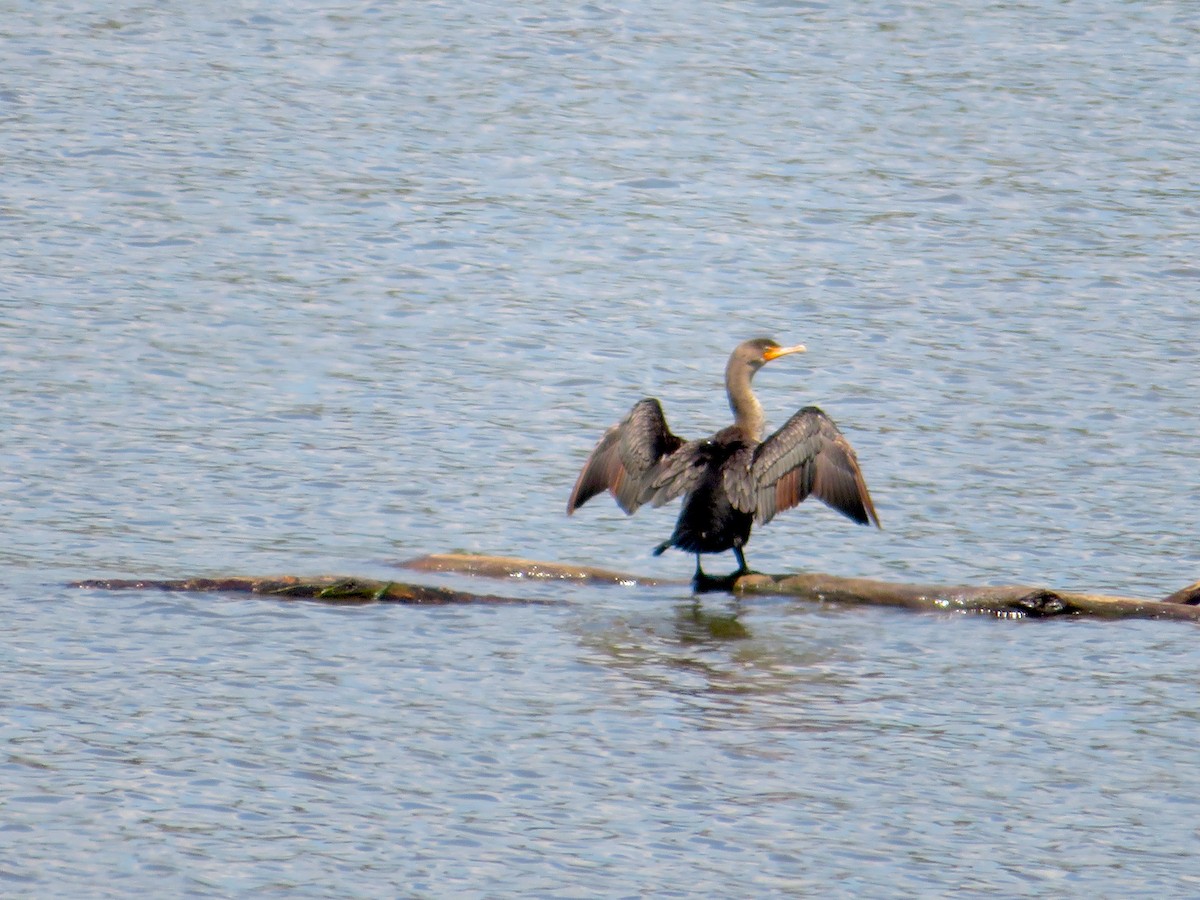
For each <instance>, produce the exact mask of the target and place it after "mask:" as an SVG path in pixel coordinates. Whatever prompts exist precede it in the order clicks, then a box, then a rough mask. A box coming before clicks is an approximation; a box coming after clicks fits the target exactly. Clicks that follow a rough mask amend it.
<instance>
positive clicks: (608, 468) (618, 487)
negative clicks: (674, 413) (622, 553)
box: [567, 397, 683, 515]
mask: <svg viewBox="0 0 1200 900" xmlns="http://www.w3.org/2000/svg"><path fill="white" fill-rule="evenodd" d="M682 445H683V440H682V439H681V438H678V437H676V436H675V435H673V434H671V430H670V429H669V428H668V427H667V419H666V417H665V416H664V415H663V411H662V406H661V405H660V404H659V402H658V401H657V400H655V399H654V398H653V397H647V398H646V399H645V400H639V401H638V402H637V403H636V404H635V405H634V407H633V409H631V410H630V411H629V415H627V416H626V417H625V418H624V419H622V420H621V424H619V425H614V426H613V427H612V428H610V429H608V431H606V432H605V433H604V437H602V438H600V443H598V444H596V448H595V449H594V450H592V454H591V456H589V457H588V459H587V462H585V463H584V464H583V470H582V471H581V472H580V473H579V478H577V479H576V481H575V487H574V489H573V490H572V491H571V498H570V499H569V500H568V501H567V515H570V514H571V513H573V512H575V510H577V509H579V507H581V506H583V504H585V503H587V502H588V500H590V499H592V497H595V496H596V495H597V494H599V493H600V492H601V491H608V492H609V493H611V494H612V495H613V498H614V499H615V500H616V501H617V505H618V506H619V507H621V509H623V510H624V511H625V512H626V513H629V514H632V513H633V512H634V511H635V510H636V509H637V508H638V507H639V506H641V505H642V504H643V503H645V502H646V501H647V500H649V499H650V498H651V496H652V495H653V494H654V492H655V491H656V490H657V488H655V487H654V481H655V475H656V473H657V469H658V463H659V461H660V460H662V459H663V458H664V457H669V456H670V455H671V454H672V453H674V452H675V451H676V450H678V449H679V448H680V447H681V446H682Z"/></svg>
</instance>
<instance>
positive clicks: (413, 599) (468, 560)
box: [71, 553, 1200, 621]
mask: <svg viewBox="0 0 1200 900" xmlns="http://www.w3.org/2000/svg"><path fill="white" fill-rule="evenodd" d="M399 565H401V566H403V567H404V568H408V569H413V570H416V571H420V572H450V573H457V574H461V575H476V576H482V577H488V578H509V579H536V580H544V579H561V580H566V581H583V582H587V583H603V584H614V585H628V586H654V585H669V586H672V587H680V586H682V585H684V584H686V582H679V581H660V580H655V579H650V578H642V577H639V576H636V575H629V574H625V573H621V572H614V571H611V570H608V569H598V568H594V567H591V566H579V565H570V564H561V563H550V562H539V561H536V560H528V559H520V558H518V557H511V556H476V555H472V554H463V553H449V554H435V555H431V556H423V557H420V558H418V559H414V560H409V561H408V562H404V563H400V564H399ZM71 586H72V587H76V588H87V589H93V590H163V591H192V592H197V591H203V592H230V593H250V594H257V595H260V596H264V597H273V598H276V599H282V600H292V599H308V600H317V601H324V602H328V603H401V604H407V605H416V606H430V605H434V606H442V605H446V604H449V603H489V604H552V603H554V602H555V601H553V600H546V599H542V600H530V599H522V598H517V597H503V596H497V595H495V594H474V593H470V592H467V591H459V590H453V589H451V588H444V587H432V586H429V585H420V584H408V583H404V582H398V581H376V580H371V579H364V578H345V577H337V576H331V575H325V576H316V577H311V578H301V577H295V576H279V577H273V578H254V577H244V576H239V577H230V578H188V579H169V580H147V579H95V580H87V581H77V582H74V583H72V585H71ZM732 591H733V592H734V593H735V594H737V595H741V596H743V597H745V596H748V595H766V594H774V595H786V596H789V597H796V598H799V599H802V600H808V601H816V602H825V603H842V604H861V605H870V606H895V607H902V608H905V609H913V610H922V611H925V612H960V613H978V614H984V615H992V616H999V617H1004V618H1048V617H1053V616H1092V617H1100V618H1112V619H1117V618H1142V619H1183V620H1191V621H1200V582H1196V583H1195V584H1192V585H1189V586H1188V587H1186V588H1184V589H1183V590H1180V591H1177V592H1175V593H1174V594H1171V595H1170V596H1169V597H1167V598H1165V599H1163V600H1148V599H1144V598H1138V597H1115V596H1109V595H1105V594H1090V593H1082V592H1076V591H1058V590H1050V589H1047V588H1041V587H1017V586H999V587H989V586H966V585H961V586H949V585H928V584H903V583H892V582H886V581H874V580H871V579H867V578H841V577H838V576H835V575H823V574H808V575H758V574H754V575H744V576H742V577H741V578H739V579H738V580H737V581H736V583H734V584H733V585H732Z"/></svg>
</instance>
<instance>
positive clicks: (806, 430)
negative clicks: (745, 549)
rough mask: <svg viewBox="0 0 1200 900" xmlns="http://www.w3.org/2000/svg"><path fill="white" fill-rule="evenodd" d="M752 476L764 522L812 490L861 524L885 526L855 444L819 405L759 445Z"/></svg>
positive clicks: (758, 514) (757, 514) (802, 412)
mask: <svg viewBox="0 0 1200 900" xmlns="http://www.w3.org/2000/svg"><path fill="white" fill-rule="evenodd" d="M749 480H750V484H751V486H752V488H753V489H754V490H755V491H756V492H757V504H756V505H755V507H754V510H753V512H754V518H755V521H757V522H758V523H759V524H760V525H761V524H764V523H766V522H770V521H771V519H773V518H774V517H775V514H776V513H780V512H783V511H784V510H785V509H791V508H792V507H793V506H795V505H796V504H798V503H800V502H802V501H803V500H804V499H805V498H806V497H808V496H809V495H810V494H811V495H813V496H814V497H816V498H817V499H818V500H820V501H822V502H823V503H825V504H826V505H827V506H829V507H831V508H833V509H835V510H837V511H838V512H840V513H841V514H842V515H844V516H846V517H847V518H850V519H853V520H854V521H855V522H858V523H859V524H860V525H869V524H870V523H872V522H874V523H875V525H876V526H877V527H882V526H879V516H878V515H876V513H875V505H874V504H873V503H872V502H871V495H870V493H868V491H867V483H866V481H865V480H864V479H863V474H862V470H861V469H859V467H858V458H857V457H856V456H855V455H854V448H853V447H851V446H850V442H849V441H847V440H846V439H845V438H844V437H843V436H842V433H841V432H840V431H838V428H837V426H836V425H834V424H833V420H832V419H831V418H829V416H827V415H825V413H823V412H821V410H819V409H817V408H816V407H815V406H806V407H804V409H802V410H800V411H799V412H798V413H796V414H795V415H794V416H792V417H791V418H790V419H788V421H787V424H785V425H784V426H783V427H782V428H780V429H779V430H778V431H776V432H775V433H774V434H773V435H771V436H770V437H769V438H767V439H766V440H765V441H763V442H762V443H761V444H759V445H758V447H757V448H756V449H755V451H754V461H753V462H752V463H751V464H750V471H749ZM731 495H733V492H732V491H731ZM749 511H750V510H747V512H749Z"/></svg>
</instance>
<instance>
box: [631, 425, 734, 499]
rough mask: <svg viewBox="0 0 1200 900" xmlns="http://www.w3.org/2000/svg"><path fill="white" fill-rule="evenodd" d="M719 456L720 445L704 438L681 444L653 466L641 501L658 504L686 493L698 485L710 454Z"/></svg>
mask: <svg viewBox="0 0 1200 900" xmlns="http://www.w3.org/2000/svg"><path fill="white" fill-rule="evenodd" d="M720 455H721V448H720V447H718V446H717V445H716V444H715V443H714V442H713V441H712V440H710V439H708V438H705V439H702V440H699V441H688V442H687V443H686V444H683V445H681V446H680V447H679V448H678V449H677V450H675V451H674V452H673V453H671V454H670V455H669V456H665V457H663V459H662V461H661V462H660V463H659V464H658V465H657V466H656V467H655V470H654V472H653V473H652V477H651V479H650V489H649V491H648V492H647V494H646V501H645V502H648V503H649V504H650V505H651V506H662V505H663V504H664V503H670V502H671V501H672V500H674V499H675V498H676V497H680V496H682V495H683V494H690V493H691V492H692V491H694V490H695V489H696V488H697V487H699V486H700V482H701V481H702V480H703V479H704V476H705V475H706V474H707V473H708V471H709V469H710V467H711V466H712V463H713V459H714V456H716V457H718V458H719V457H720Z"/></svg>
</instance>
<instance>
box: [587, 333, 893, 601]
mask: <svg viewBox="0 0 1200 900" xmlns="http://www.w3.org/2000/svg"><path fill="white" fill-rule="evenodd" d="M804 350H805V348H804V346H803V345H797V346H795V347H781V346H779V344H777V343H776V342H775V341H773V340H771V339H770V338H755V339H754V340H749V341H745V342H744V343H741V344H738V346H737V347H735V348H734V351H733V353H732V354H731V355H730V357H729V364H728V365H727V366H726V367H725V391H726V393H727V394H728V395H729V405H730V407H731V408H732V409H733V419H734V421H733V424H732V425H730V426H729V427H728V428H722V429H721V430H720V431H718V432H717V433H716V434H714V435H713V436H712V437H709V438H702V439H700V440H698V441H685V440H683V438H680V437H676V436H675V435H674V434H672V433H671V430H670V429H669V428H668V427H667V420H666V417H665V416H663V410H662V405H661V404H659V402H658V401H657V400H655V399H654V398H653V397H647V398H646V399H645V400H639V401H638V402H637V403H636V404H635V405H634V407H633V409H631V410H630V411H629V415H627V416H626V417H625V418H624V419H623V420H622V421H621V423H620V424H619V425H614V426H613V427H612V428H610V429H608V431H606V432H605V433H604V437H602V438H601V439H600V442H599V443H598V444H596V447H595V449H594V450H592V453H591V456H589V457H588V459H587V462H586V463H584V465H583V471H581V472H580V473H579V478H578V479H577V480H576V481H575V487H574V489H573V490H572V491H571V499H569V500H568V501H567V515H570V514H571V513H573V512H575V510H577V509H579V507H581V506H583V504H585V503H587V501H588V500H590V499H591V498H592V497H594V496H596V495H597V494H599V493H600V492H601V491H605V490H607V491H608V492H609V493H610V494H612V495H613V497H614V498H615V499H616V501H617V505H618V506H620V507H621V509H623V510H624V511H625V512H626V513H627V514H629V515H632V514H633V513H634V512H635V511H636V510H637V508H638V507H639V506H641V505H643V504H645V503H649V504H650V505H651V506H662V505H663V504H664V503H668V502H669V501H671V500H674V499H675V498H676V497H683V509H682V510H680V513H679V520H678V521H677V522H676V523H675V531H674V533H673V534H672V535H671V536H670V538H668V539H667V540H665V541H663V542H662V543H661V544H659V545H658V547H656V548H655V550H654V555H655V556H658V555H659V554H660V553H662V552H663V551H664V550H666V549H667V548H668V547H678V548H679V549H680V550H683V551H685V552H687V553H695V554H696V575H695V585H696V587H697V589H704V588H712V587H717V586H720V587H725V586H728V585H731V584H732V583H733V582H734V581H735V580H736V579H737V578H738V576H740V575H744V574H746V573H747V572H749V571H750V569H749V567H748V566H747V565H746V556H745V553H744V552H743V551H742V548H743V547H744V546H745V545H746V542H747V541H748V540H749V539H750V528H751V526H752V525H754V524H755V523H757V524H760V525H765V524H766V523H767V522H770V521H771V519H773V518H774V517H775V514H776V513H780V512H783V511H784V510H785V509H791V508H792V507H793V506H795V505H796V504H798V503H800V502H802V501H803V500H804V499H805V498H806V497H808V496H809V495H810V494H811V495H813V496H815V497H816V498H817V499H818V500H821V501H823V502H824V503H825V504H826V505H828V506H830V507H831V508H833V509H835V510H837V511H838V512H840V513H841V514H842V515H844V516H847V517H848V518H850V519H853V520H854V521H855V522H858V523H859V524H860V525H869V524H871V523H872V522H873V523H874V524H875V525H876V527H880V526H879V516H877V515H876V513H875V506H874V504H872V503H871V495H870V494H869V493H868V492H867V483H866V481H864V480H863V474H862V471H861V470H860V469H859V467H858V459H857V457H856V456H855V455H854V448H853V447H851V446H850V443H849V442H848V441H847V440H846V439H845V438H844V437H843V436H842V433H841V432H840V431H838V428H837V426H836V425H834V424H833V420H832V419H830V418H829V416H827V415H825V413H823V412H822V411H821V410H819V409H817V407H815V406H806V407H804V408H803V409H802V410H800V411H799V412H797V413H796V414H795V415H794V416H792V417H791V418H790V419H788V420H787V422H786V423H785V424H784V426H783V427H782V428H780V429H779V430H778V431H776V432H775V433H774V434H772V435H771V436H770V437H768V438H767V439H766V440H763V439H762V433H763V424H764V421H763V409H762V405H761V404H760V403H759V402H758V398H757V397H755V396H754V392H753V391H752V390H751V389H750V380H751V379H752V378H753V377H754V373H755V372H757V371H758V370H759V369H761V368H762V367H763V366H764V365H766V364H767V363H768V362H770V361H771V360H773V359H778V358H779V357H781V356H786V355H788V354H789V353H803V352H804ZM725 550H732V551H733V554H734V556H736V557H737V562H738V568H737V571H735V572H734V573H733V574H732V575H730V576H729V577H728V578H723V579H714V578H709V577H708V576H707V575H705V574H704V571H703V570H702V569H701V568H700V554H702V553H721V552H724V551H725Z"/></svg>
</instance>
